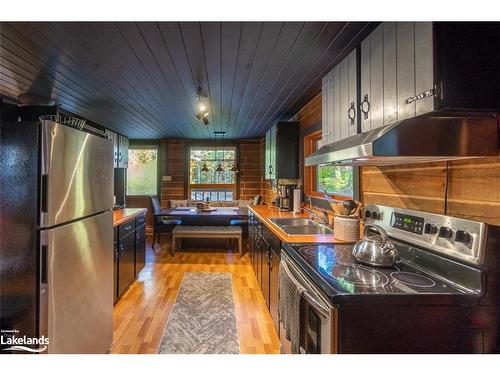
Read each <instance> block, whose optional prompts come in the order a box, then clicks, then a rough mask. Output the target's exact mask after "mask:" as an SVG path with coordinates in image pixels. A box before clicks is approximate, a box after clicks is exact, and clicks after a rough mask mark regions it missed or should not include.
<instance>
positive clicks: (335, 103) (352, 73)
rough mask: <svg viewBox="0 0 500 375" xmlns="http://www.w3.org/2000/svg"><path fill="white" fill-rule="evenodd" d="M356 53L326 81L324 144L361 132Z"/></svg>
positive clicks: (325, 79) (338, 66)
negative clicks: (358, 125)
mask: <svg viewBox="0 0 500 375" xmlns="http://www.w3.org/2000/svg"><path fill="white" fill-rule="evenodd" d="M356 53H357V52H356V50H353V51H352V52H351V53H350V54H349V55H348V56H347V57H345V58H344V59H343V60H342V61H341V62H340V63H339V64H337V65H336V66H335V67H334V68H333V69H332V70H331V71H330V72H329V73H328V74H327V75H326V76H325V77H324V78H323V90H322V94H321V95H322V106H323V108H322V119H321V121H322V144H328V143H331V142H335V141H339V140H341V139H344V138H347V137H350V136H351V135H354V134H356V133H357V124H358V119H357V116H358V90H357V83H358V73H357V57H356Z"/></svg>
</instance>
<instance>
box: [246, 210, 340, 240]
mask: <svg viewBox="0 0 500 375" xmlns="http://www.w3.org/2000/svg"><path fill="white" fill-rule="evenodd" d="M248 209H249V210H250V211H252V212H253V213H254V214H255V215H256V216H257V217H258V218H259V220H260V221H261V222H262V223H263V224H264V225H265V226H266V227H267V228H269V229H270V230H271V232H273V233H274V234H275V235H276V236H278V238H279V239H280V240H281V242H288V243H349V242H345V241H340V240H338V239H336V238H333V234H315V235H289V234H286V233H285V232H283V231H282V230H281V229H279V228H278V227H277V226H275V225H274V224H273V223H271V221H269V219H270V218H274V217H280V218H290V217H297V218H309V215H308V214H307V213H300V214H294V213H291V212H282V211H279V209H278V208H277V207H274V206H266V205H260V206H248Z"/></svg>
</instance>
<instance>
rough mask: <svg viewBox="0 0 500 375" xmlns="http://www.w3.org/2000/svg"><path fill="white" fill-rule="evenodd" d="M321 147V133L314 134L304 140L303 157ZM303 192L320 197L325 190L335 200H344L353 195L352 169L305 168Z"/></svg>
mask: <svg viewBox="0 0 500 375" xmlns="http://www.w3.org/2000/svg"><path fill="white" fill-rule="evenodd" d="M321 146H322V143H321V132H320V131H319V132H315V133H312V134H310V135H307V136H306V137H305V138H304V155H310V154H312V153H313V152H314V151H316V150H317V149H319V148H320V147H321ZM304 187H305V192H306V193H308V192H309V193H310V194H312V195H319V196H322V195H323V194H324V191H325V190H326V191H327V192H328V193H329V194H330V195H332V196H333V197H334V198H336V199H345V198H347V197H352V196H353V194H354V171H353V168H352V167H348V166H335V165H328V164H325V165H318V166H314V167H305V170H304Z"/></svg>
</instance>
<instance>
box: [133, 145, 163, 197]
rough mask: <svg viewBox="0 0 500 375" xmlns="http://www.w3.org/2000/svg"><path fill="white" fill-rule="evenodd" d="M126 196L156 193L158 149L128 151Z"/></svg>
mask: <svg viewBox="0 0 500 375" xmlns="http://www.w3.org/2000/svg"><path fill="white" fill-rule="evenodd" d="M128 159H129V162H128V169H127V195H155V194H157V193H158V149H156V148H133V149H129V150H128Z"/></svg>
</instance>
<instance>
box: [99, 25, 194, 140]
mask: <svg viewBox="0 0 500 375" xmlns="http://www.w3.org/2000/svg"><path fill="white" fill-rule="evenodd" d="M114 26H115V27H105V28H103V30H102V32H103V33H106V35H107V36H109V38H110V39H109V42H108V44H109V43H114V44H115V46H116V54H117V55H121V57H122V59H123V61H124V63H125V65H126V66H127V67H128V68H130V70H129V71H130V72H132V74H134V75H135V77H136V79H137V80H138V81H139V82H140V84H139V86H138V88H137V89H138V90H141V91H143V92H144V94H143V96H144V97H146V96H149V97H150V98H151V101H150V106H149V109H150V111H154V113H155V115H156V116H155V119H156V120H157V121H158V122H160V123H163V124H165V125H166V126H165V127H164V130H163V133H162V134H161V136H162V137H168V136H171V135H172V134H175V133H177V134H179V135H182V134H183V129H185V127H183V126H181V125H179V123H178V121H177V120H178V119H179V120H182V117H180V118H179V116H172V112H173V113H175V112H176V108H173V109H172V111H165V106H166V105H167V104H168V100H165V99H168V98H169V96H170V95H169V92H168V91H167V90H166V89H167V87H168V85H166V84H164V79H163V75H162V74H161V72H159V70H158V68H157V66H155V64H154V58H152V56H151V54H150V52H149V51H148V48H147V45H146V44H145V43H144V42H145V41H144V38H143V37H142V35H141V34H140V31H139V29H138V27H137V24H135V23H130V22H125V23H116V24H114ZM153 67H154V69H153ZM172 102H173V103H175V101H174V100H172ZM174 107H175V104H174ZM174 129H175V130H174ZM165 130H166V131H165Z"/></svg>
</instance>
